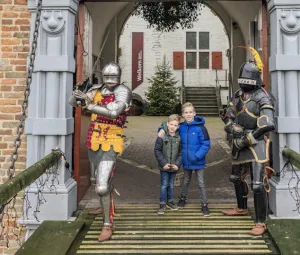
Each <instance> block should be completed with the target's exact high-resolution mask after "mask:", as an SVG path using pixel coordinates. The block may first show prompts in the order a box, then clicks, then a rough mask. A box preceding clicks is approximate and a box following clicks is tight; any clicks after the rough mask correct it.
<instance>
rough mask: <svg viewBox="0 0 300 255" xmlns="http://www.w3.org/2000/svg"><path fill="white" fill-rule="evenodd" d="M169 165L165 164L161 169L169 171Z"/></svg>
mask: <svg viewBox="0 0 300 255" xmlns="http://www.w3.org/2000/svg"><path fill="white" fill-rule="evenodd" d="M171 166H172V165H171V164H165V166H164V167H163V169H165V170H168V169H170V168H171Z"/></svg>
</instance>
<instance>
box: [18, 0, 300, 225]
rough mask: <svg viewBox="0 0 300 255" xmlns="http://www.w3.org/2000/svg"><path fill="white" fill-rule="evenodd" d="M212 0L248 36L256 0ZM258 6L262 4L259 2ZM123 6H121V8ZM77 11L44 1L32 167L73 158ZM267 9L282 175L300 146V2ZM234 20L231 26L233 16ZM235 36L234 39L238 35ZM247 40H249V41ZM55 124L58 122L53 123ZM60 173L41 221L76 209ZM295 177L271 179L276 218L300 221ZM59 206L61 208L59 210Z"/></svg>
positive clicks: (30, 126) (69, 4) (70, 186)
mask: <svg viewBox="0 0 300 255" xmlns="http://www.w3.org/2000/svg"><path fill="white" fill-rule="evenodd" d="M94 2H95V1H94ZM98 2H100V1H98ZM210 2H211V4H212V5H213V4H217V3H218V4H219V5H220V7H219V8H221V7H223V8H224V9H225V10H226V11H227V14H226V15H227V16H229V17H235V18H234V20H235V21H236V22H237V24H239V26H240V28H241V32H243V37H244V38H247V37H246V34H247V32H246V31H247V25H248V23H247V22H248V21H249V20H248V21H247V19H246V17H247V15H249V13H250V11H251V10H252V11H253V8H252V7H253V2H252V1H238V2H237V1H236V2H234V3H231V2H222V1H220V2H217V1H209V3H210ZM118 3H120V2H118ZM101 4H102V7H103V8H102V11H101V13H100V14H99V15H100V16H101V14H102V15H104V14H105V12H106V17H107V18H108V19H109V20H111V19H112V17H113V16H114V15H115V14H117V13H118V9H114V10H109V11H108V9H105V6H106V7H107V6H108V4H109V3H101ZM231 4H232V5H233V4H234V5H235V7H234V8H231V7H232V6H231ZM256 4H259V3H257V2H256ZM113 5H114V3H112V5H111V6H110V7H111V8H113ZM118 6H119V7H120V5H118ZM28 7H29V10H30V11H31V12H32V23H31V24H34V22H33V21H34V19H35V11H36V1H35V0H28ZM77 7H78V0H60V1H53V0H44V1H43V13H42V17H43V19H42V26H41V27H40V37H39V41H38V50H37V56H36V65H35V70H34V77H33V82H32V93H31V95H30V103H29V110H28V115H29V118H28V120H27V121H26V134H27V141H28V143H27V165H28V166H29V165H31V164H33V163H34V162H36V161H37V160H38V159H40V158H42V157H43V156H45V155H47V154H48V153H49V152H50V151H51V149H52V148H55V147H56V146H57V145H58V146H59V147H60V148H61V149H62V150H63V151H64V152H65V154H66V157H67V158H70V159H71V158H72V133H73V131H74V119H73V117H72V108H71V106H70V105H69V104H68V102H67V99H68V98H69V97H70V95H71V93H72V88H73V73H74V71H75V62H74V56H73V50H74V24H75V16H76V13H77ZM268 8H269V15H270V20H271V22H270V28H271V29H270V32H271V48H270V52H271V54H270V59H271V61H270V63H271V65H270V69H269V70H270V72H271V77H272V91H273V92H274V94H275V96H276V98H277V102H278V104H277V108H276V111H277V114H276V115H277V124H278V127H277V130H276V131H277V133H275V135H274V138H273V140H274V149H273V151H274V154H275V155H278V158H277V160H275V168H276V170H277V171H280V169H282V167H283V165H284V160H283V158H282V156H281V151H282V149H283V147H284V146H285V145H287V146H288V147H290V148H291V149H293V150H295V151H297V152H299V148H300V138H299V137H300V136H299V134H300V131H299V125H300V124H299V123H300V109H299V105H300V104H299V101H300V99H299V98H300V96H299V87H300V86H299V73H300V66H299V63H300V55H299V51H298V49H299V37H300V19H299V12H300V0H286V1H273V0H269V1H268ZM229 10H230V11H229ZM124 11H125V10H124ZM45 13H46V14H47V15H45ZM108 14H110V15H111V18H109V17H108V16H110V15H108ZM229 14H230V15H229ZM49 17H50V18H49ZM50 20H51V21H53V20H54V21H55V24H57V25H56V26H55V27H53V26H52V25H51V26H50V23H49V21H50ZM223 20H226V19H225V18H224V19H223ZM230 20H231V22H230V23H231V25H232V20H233V18H230ZM108 23H109V22H108ZM102 24H103V23H102ZM105 29H106V27H104V28H103V29H102V31H101V33H102V35H103V34H104V31H105ZM231 32H232V33H231V34H232V35H233V39H234V38H235V36H234V33H233V31H231ZM31 33H33V31H31ZM243 37H241V33H239V37H236V38H240V39H241V38H243ZM240 39H239V40H240ZM247 39H248V38H247ZM99 40H100V41H101V40H103V36H99ZM234 42H235V40H233V45H236V44H235V43H234ZM240 42H241V41H238V44H239V43H240ZM245 42H247V40H246V39H245ZM99 45H100V43H99ZM233 57H234V56H233ZM243 60H245V58H244V59H243ZM234 68H236V66H234ZM287 97H288V98H289V100H288V101H287V100H286V99H285V98H287ZM53 123H55V124H54V125H53ZM59 173H60V175H59V176H60V177H59V178H60V184H59V187H58V189H57V191H58V194H57V195H56V194H51V192H50V191H49V190H45V193H44V196H45V198H46V200H47V204H45V205H44V206H43V207H42V208H41V213H40V220H44V219H47V220H49V219H52V220H63V219H70V217H71V215H72V213H73V212H74V211H75V210H76V183H75V181H74V180H73V179H72V178H71V176H70V174H69V173H66V172H65V171H64V167H63V166H62V165H61V166H60V167H59ZM290 176H291V173H290V172H289V171H288V173H287V174H286V177H285V178H283V179H281V178H278V177H276V178H274V179H273V181H272V186H273V189H272V192H271V196H270V198H271V203H270V205H271V209H272V211H273V213H274V214H275V216H276V217H299V215H297V212H295V211H293V207H294V201H293V200H292V198H291V197H290V194H289V190H288V180H289V178H290ZM35 192H36V191H35V190H34V188H33V189H32V190H31V191H30V193H29V200H30V201H31V202H32V204H33V205H34V203H35V202H34V201H36V194H35ZM58 203H59V204H58ZM58 206H59V208H60V210H56V209H55V208H57V207H58ZM33 207H34V206H33ZM29 215H30V212H29ZM24 224H26V225H27V229H29V230H30V229H31V230H34V229H35V228H36V227H37V225H38V224H39V223H38V222H36V221H35V220H34V218H29V219H27V220H25V222H24Z"/></svg>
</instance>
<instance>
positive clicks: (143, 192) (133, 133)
mask: <svg viewBox="0 0 300 255" xmlns="http://www.w3.org/2000/svg"><path fill="white" fill-rule="evenodd" d="M165 120H166V117H150V116H139V117H133V116H130V117H129V118H128V122H129V123H128V124H127V126H128V128H126V129H125V135H126V139H127V141H128V144H127V147H126V150H125V152H124V153H123V155H121V156H120V157H119V159H118V162H117V168H116V174H115V178H114V181H113V183H114V187H115V188H116V189H117V191H118V192H119V193H120V196H118V195H115V199H116V201H120V202H123V203H124V202H125V203H126V202H135V203H152V202H158V199H159V186H160V175H159V170H158V167H157V162H156V159H155V157H154V153H153V150H154V143H155V140H156V136H157V128H158V127H159V125H160V124H161V123H162V122H163V121H165ZM88 122H89V117H86V116H83V125H82V139H81V143H82V151H81V155H82V156H81V157H82V160H83V162H85V166H83V167H88V166H87V151H86V149H85V147H84V143H85V135H86V130H87V127H88ZM206 126H207V129H208V132H209V135H210V138H211V144H212V146H211V149H210V151H209V153H208V156H207V168H206V169H205V181H206V186H207V196H208V199H209V201H210V202H211V203H216V202H227V201H228V202H235V199H234V189H233V185H232V184H231V183H230V182H229V180H228V177H229V175H230V171H231V164H230V154H229V147H228V145H227V144H226V142H225V140H224V131H223V123H222V122H221V121H220V119H219V118H214V117H208V118H206ZM182 174H183V171H182V170H181V171H180V172H179V173H178V176H179V178H178V180H181V181H182V178H181V177H182ZM179 185H180V183H178V182H177V187H176V188H175V199H176V200H177V197H178V195H179V194H180V186H179ZM188 198H189V199H190V200H191V201H193V202H198V201H199V200H198V198H199V193H198V187H197V186H196V182H195V180H194V178H193V179H192V183H191V186H190V189H189V196H188ZM98 203H99V199H98V197H97V195H96V194H95V192H94V187H90V189H89V191H88V192H87V193H86V195H85V197H84V198H83V200H82V201H81V203H80V204H81V206H86V205H87V206H88V207H95V206H96V204H98Z"/></svg>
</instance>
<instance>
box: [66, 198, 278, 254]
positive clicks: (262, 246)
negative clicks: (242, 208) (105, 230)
mask: <svg viewBox="0 0 300 255" xmlns="http://www.w3.org/2000/svg"><path fill="white" fill-rule="evenodd" d="M232 206H234V205H230V204H210V206H209V208H210V210H211V216H210V217H204V216H203V214H202V213H201V211H200V206H199V204H188V205H187V206H186V207H185V208H184V209H182V210H179V211H170V210H167V211H166V212H165V214H164V215H157V210H158V204H122V205H119V204H117V205H116V215H115V232H114V234H113V237H112V240H109V241H106V242H103V243H99V242H98V241H97V238H98V236H99V234H100V231H101V227H102V224H103V223H102V217H101V215H99V216H97V217H95V219H94V221H93V223H92V224H91V226H90V228H89V230H88V231H87V233H86V235H85V236H84V238H83V240H81V243H80V244H79V247H78V249H77V253H76V254H99V255H100V254H107V255H112V254H130V255H145V254H151V255H158V254H165V255H168V254H170V255H171V254H172V255H174V254H210V255H218V254H230V255H242V254H247V255H254V254H278V252H277V251H276V249H274V248H273V245H272V244H271V243H272V242H271V241H269V240H268V238H266V235H267V234H265V235H264V237H262V236H258V237H253V236H251V235H250V234H249V231H250V230H251V228H252V227H253V225H254V222H253V219H252V217H251V216H249V215H245V216H236V217H230V216H224V215H223V214H222V212H221V211H222V210H224V209H229V208H232ZM72 254H73V253H72Z"/></svg>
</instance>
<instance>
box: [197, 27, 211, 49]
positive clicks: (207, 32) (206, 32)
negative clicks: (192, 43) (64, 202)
mask: <svg viewBox="0 0 300 255" xmlns="http://www.w3.org/2000/svg"><path fill="white" fill-rule="evenodd" d="M201 33H203V34H204V33H205V34H208V48H200V34H201ZM198 50H206V51H207V50H208V51H209V50H210V32H209V31H199V32H198Z"/></svg>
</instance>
